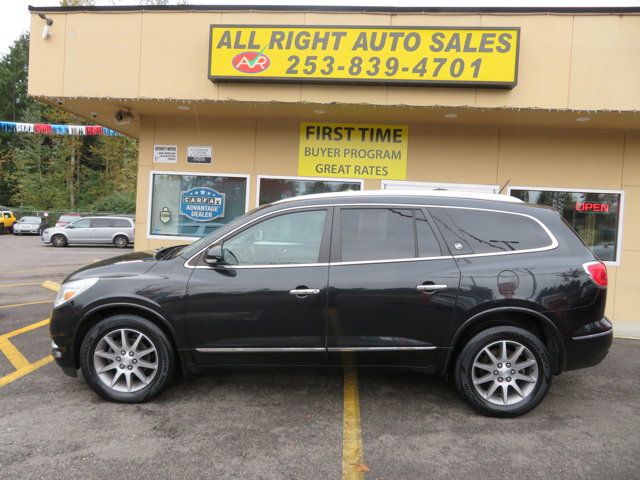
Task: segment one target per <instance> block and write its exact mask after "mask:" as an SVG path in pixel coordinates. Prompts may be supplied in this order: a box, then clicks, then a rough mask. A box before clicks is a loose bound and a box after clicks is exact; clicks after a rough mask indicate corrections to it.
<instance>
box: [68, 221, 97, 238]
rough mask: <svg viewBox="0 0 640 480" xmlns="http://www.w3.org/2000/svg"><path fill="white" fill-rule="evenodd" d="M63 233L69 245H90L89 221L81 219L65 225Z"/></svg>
mask: <svg viewBox="0 0 640 480" xmlns="http://www.w3.org/2000/svg"><path fill="white" fill-rule="evenodd" d="M65 233H66V234H67V238H68V239H69V244H78V243H91V237H92V234H91V219H90V218H81V219H80V220H76V221H75V222H73V223H71V224H69V225H67V227H66V228H65Z"/></svg>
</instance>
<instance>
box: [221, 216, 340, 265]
mask: <svg viewBox="0 0 640 480" xmlns="http://www.w3.org/2000/svg"><path fill="white" fill-rule="evenodd" d="M326 214H327V212H326V210H313V211H308V212H297V213H288V214H284V215H279V216H277V217H272V218H269V219H267V220H264V221H262V222H260V223H258V224H256V225H253V226H251V227H249V228H247V229H246V230H244V231H242V232H240V233H239V234H237V235H236V236H235V237H233V238H231V239H230V240H228V241H226V242H224V245H223V247H224V260H225V262H226V263H228V264H232V265H278V264H295V263H317V262H318V257H319V255H320V244H321V242H322V232H323V230H324V223H325V217H326Z"/></svg>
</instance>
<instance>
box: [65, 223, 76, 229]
mask: <svg viewBox="0 0 640 480" xmlns="http://www.w3.org/2000/svg"><path fill="white" fill-rule="evenodd" d="M67 228H76V227H74V226H73V223H70V224H69V225H67Z"/></svg>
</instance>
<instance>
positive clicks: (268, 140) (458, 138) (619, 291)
mask: <svg viewBox="0 0 640 480" xmlns="http://www.w3.org/2000/svg"><path fill="white" fill-rule="evenodd" d="M141 132H142V133H141V138H140V160H139V161H140V169H139V179H138V202H137V212H139V213H138V215H137V218H136V249H148V248H157V247H160V246H167V245H174V244H179V243H184V240H171V239H170V238H167V239H150V238H147V237H148V228H149V227H148V224H147V212H148V211H149V210H150V206H149V205H148V199H149V173H150V171H152V170H153V171H180V172H201V173H216V174H227V173H231V174H247V175H250V178H249V206H250V208H253V207H254V206H256V202H257V200H256V193H257V185H256V182H257V176H258V175H283V176H295V175H297V170H298V132H299V122H298V121H293V120H282V119H263V120H229V119H227V120H214V119H200V120H199V121H198V122H195V121H193V120H192V121H185V120H183V119H177V118H176V117H149V118H144V119H143V122H142V130H141ZM409 132H410V133H409V155H408V157H409V160H408V165H407V180H412V181H425V182H443V183H477V184H498V185H504V184H506V183H507V182H508V183H509V185H514V186H529V187H558V188H565V187H566V188H585V189H606V190H620V189H622V190H624V192H625V196H626V198H625V208H624V211H623V218H622V221H623V229H624V235H623V238H624V242H623V250H622V254H621V258H622V262H621V266H614V265H610V266H609V282H610V287H609V297H608V302H607V315H608V316H609V317H610V318H614V319H620V320H621V321H623V322H624V321H625V320H630V321H632V323H633V325H634V326H635V325H637V326H640V318H638V313H637V312H639V311H640V295H638V292H639V291H640V282H639V281H638V276H637V272H638V271H639V270H640V215H639V214H638V212H637V210H636V207H637V205H640V167H639V165H640V134H639V133H637V132H632V133H626V134H625V133H624V132H619V131H607V130H589V131H584V130H577V129H575V130H574V129H566V130H561V129H531V128H509V127H506V128H497V127H495V128H491V127H448V126H443V125H437V124H434V125H430V124H414V125H409ZM153 144H170V145H177V146H178V163H177V164H153V161H152V156H153ZM188 145H211V146H212V147H213V157H214V158H213V163H212V164H211V165H194V164H187V163H186V148H187V146H188ZM364 187H365V189H379V188H381V181H380V180H366V181H365V184H364Z"/></svg>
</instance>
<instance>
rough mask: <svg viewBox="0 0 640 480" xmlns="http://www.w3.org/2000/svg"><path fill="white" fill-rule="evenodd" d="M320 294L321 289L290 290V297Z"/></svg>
mask: <svg viewBox="0 0 640 480" xmlns="http://www.w3.org/2000/svg"><path fill="white" fill-rule="evenodd" d="M319 293H320V289H319V288H294V289H293V290H289V295H298V296H302V295H318V294H319Z"/></svg>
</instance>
